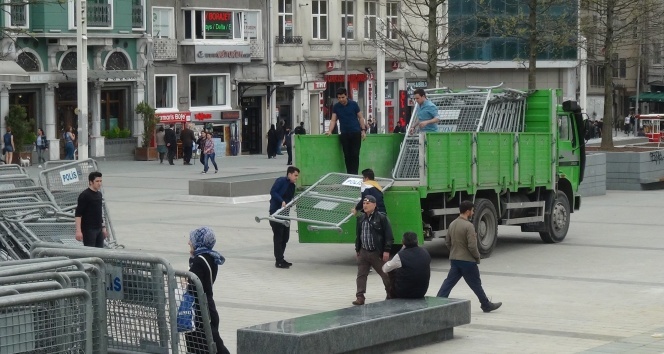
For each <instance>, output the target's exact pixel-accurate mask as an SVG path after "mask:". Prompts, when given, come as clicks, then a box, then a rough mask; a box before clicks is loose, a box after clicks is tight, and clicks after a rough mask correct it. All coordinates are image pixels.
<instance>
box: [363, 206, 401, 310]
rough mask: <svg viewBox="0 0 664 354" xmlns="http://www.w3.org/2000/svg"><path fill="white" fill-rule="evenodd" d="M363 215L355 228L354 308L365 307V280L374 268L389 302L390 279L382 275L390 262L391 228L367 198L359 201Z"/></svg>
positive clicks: (392, 238) (392, 241)
mask: <svg viewBox="0 0 664 354" xmlns="http://www.w3.org/2000/svg"><path fill="white" fill-rule="evenodd" d="M362 206H363V207H364V213H363V214H362V215H361V216H360V217H359V218H357V226H356V228H355V253H356V256H357V280H356V283H357V292H356V293H355V297H356V299H355V301H353V305H364V300H365V297H364V294H365V293H366V292H367V276H368V275H369V269H370V268H373V269H374V270H375V271H376V274H378V275H380V277H381V279H383V285H384V286H385V293H386V295H387V296H386V298H387V299H389V298H390V279H389V277H388V276H387V274H385V272H383V264H385V262H387V260H388V259H390V249H391V248H392V243H394V236H392V226H390V221H389V220H388V219H387V216H385V215H384V214H383V213H381V212H378V211H377V210H376V198H375V197H374V196H372V195H367V196H366V197H364V199H363V200H362Z"/></svg>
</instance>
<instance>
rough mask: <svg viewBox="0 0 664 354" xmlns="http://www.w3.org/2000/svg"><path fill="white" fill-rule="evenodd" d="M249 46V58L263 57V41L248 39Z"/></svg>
mask: <svg viewBox="0 0 664 354" xmlns="http://www.w3.org/2000/svg"><path fill="white" fill-rule="evenodd" d="M249 47H250V48H251V59H264V58H265V42H264V41H262V40H258V39H251V40H250V41H249Z"/></svg>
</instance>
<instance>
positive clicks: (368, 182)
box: [351, 168, 387, 215]
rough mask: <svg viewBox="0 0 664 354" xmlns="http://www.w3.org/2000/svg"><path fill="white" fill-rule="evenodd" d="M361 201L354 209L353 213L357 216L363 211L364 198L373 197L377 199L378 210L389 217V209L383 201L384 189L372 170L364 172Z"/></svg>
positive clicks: (368, 169)
mask: <svg viewBox="0 0 664 354" xmlns="http://www.w3.org/2000/svg"><path fill="white" fill-rule="evenodd" d="M360 194H361V198H360V201H359V202H357V205H356V206H355V209H352V210H351V212H352V213H353V214H355V213H356V212H359V211H362V209H363V208H362V201H363V200H364V197H366V196H368V195H372V196H373V197H374V198H376V210H378V211H380V212H381V213H383V214H385V215H387V209H385V202H384V201H383V188H382V187H381V186H380V184H378V182H376V175H375V174H374V171H373V170H372V169H370V168H367V169H365V170H362V185H361V186H360Z"/></svg>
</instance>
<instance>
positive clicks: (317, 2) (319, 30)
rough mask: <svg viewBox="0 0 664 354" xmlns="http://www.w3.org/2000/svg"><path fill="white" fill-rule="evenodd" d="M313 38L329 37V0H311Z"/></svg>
mask: <svg viewBox="0 0 664 354" xmlns="http://www.w3.org/2000/svg"><path fill="white" fill-rule="evenodd" d="M311 18H312V24H313V26H312V31H313V32H312V34H311V38H313V39H327V0H312V1H311Z"/></svg>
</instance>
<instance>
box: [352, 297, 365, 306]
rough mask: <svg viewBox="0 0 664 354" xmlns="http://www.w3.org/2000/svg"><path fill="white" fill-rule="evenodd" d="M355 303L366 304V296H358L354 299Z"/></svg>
mask: <svg viewBox="0 0 664 354" xmlns="http://www.w3.org/2000/svg"><path fill="white" fill-rule="evenodd" d="M353 305H364V298H363V297H358V298H357V299H355V301H353Z"/></svg>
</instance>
